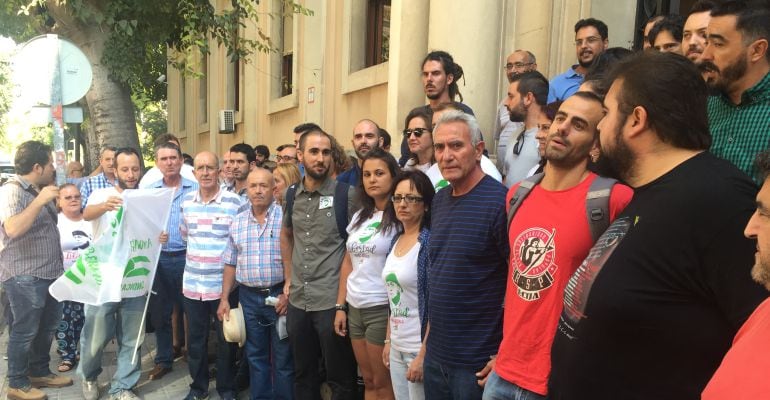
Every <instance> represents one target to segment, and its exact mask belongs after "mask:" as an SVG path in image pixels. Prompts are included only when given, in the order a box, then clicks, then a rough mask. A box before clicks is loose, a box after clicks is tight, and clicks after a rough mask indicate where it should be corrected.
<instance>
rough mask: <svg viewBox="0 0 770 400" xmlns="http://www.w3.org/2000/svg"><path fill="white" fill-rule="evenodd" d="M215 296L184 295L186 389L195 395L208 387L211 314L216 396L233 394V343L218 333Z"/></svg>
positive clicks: (218, 323) (234, 348) (217, 304)
mask: <svg viewBox="0 0 770 400" xmlns="http://www.w3.org/2000/svg"><path fill="white" fill-rule="evenodd" d="M217 307H219V300H210V301H202V300H193V299H188V298H186V297H185V299H184V309H185V313H186V314H187V323H188V331H189V338H188V342H187V363H188V366H189V370H190V378H192V383H191V384H190V391H191V392H194V393H195V394H198V395H203V394H207V393H208V391H209V357H208V354H209V353H208V342H209V331H210V328H211V318H212V316H213V317H214V321H215V322H214V328H215V331H216V335H217V392H219V395H220V397H225V395H226V394H230V395H234V394H235V379H234V378H235V351H236V346H237V344H234V343H229V342H227V341H226V340H225V336H224V334H223V333H222V322H220V321H219V319H217V318H216V315H217Z"/></svg>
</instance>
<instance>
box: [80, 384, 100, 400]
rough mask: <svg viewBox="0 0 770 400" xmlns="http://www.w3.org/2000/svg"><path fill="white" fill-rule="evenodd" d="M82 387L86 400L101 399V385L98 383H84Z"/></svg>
mask: <svg viewBox="0 0 770 400" xmlns="http://www.w3.org/2000/svg"><path fill="white" fill-rule="evenodd" d="M82 387H83V398H84V399H85V400H96V399H98V398H99V385H98V384H97V382H96V381H83V384H82Z"/></svg>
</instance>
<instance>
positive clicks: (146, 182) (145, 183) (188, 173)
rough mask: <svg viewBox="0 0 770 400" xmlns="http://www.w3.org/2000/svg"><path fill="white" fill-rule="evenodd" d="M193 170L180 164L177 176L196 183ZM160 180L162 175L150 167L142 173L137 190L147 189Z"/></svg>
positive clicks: (156, 169)
mask: <svg viewBox="0 0 770 400" xmlns="http://www.w3.org/2000/svg"><path fill="white" fill-rule="evenodd" d="M194 170H195V169H194V168H193V167H192V166H190V165H187V164H182V169H181V170H180V171H179V174H180V175H182V176H183V177H185V178H187V179H189V180H191V181H193V182H198V179H197V178H195V174H193V171H194ZM161 179H163V173H162V172H160V170H159V169H158V167H152V168H150V169H148V170H147V172H145V173H144V176H142V179H141V180H140V181H139V189H147V188H149V187H150V185H152V184H153V183H155V182H157V181H159V180H161Z"/></svg>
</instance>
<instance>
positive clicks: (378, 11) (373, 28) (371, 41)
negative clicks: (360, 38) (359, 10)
mask: <svg viewBox="0 0 770 400" xmlns="http://www.w3.org/2000/svg"><path fill="white" fill-rule="evenodd" d="M389 50H390V0H369V2H368V5H367V11H366V64H365V66H366V67H371V66H373V65H377V64H382V63H384V62H385V61H388V53H389Z"/></svg>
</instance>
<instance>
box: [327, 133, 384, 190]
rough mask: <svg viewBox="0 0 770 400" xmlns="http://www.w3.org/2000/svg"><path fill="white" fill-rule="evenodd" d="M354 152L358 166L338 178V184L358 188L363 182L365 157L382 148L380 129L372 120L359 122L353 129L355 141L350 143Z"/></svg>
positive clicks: (355, 165)
mask: <svg viewBox="0 0 770 400" xmlns="http://www.w3.org/2000/svg"><path fill="white" fill-rule="evenodd" d="M350 143H351V144H352V145H353V150H355V152H356V156H358V164H354V165H353V167H352V168H350V169H349V170H347V171H345V172H343V173H341V174H339V175H338V176H337V182H345V183H347V184H348V185H350V186H357V185H358V181H360V180H361V164H362V163H363V160H364V156H366V155H367V154H369V152H370V151H372V149H374V148H377V147H381V146H382V138H381V137H380V127H379V126H378V125H377V124H376V123H375V122H374V121H372V120H370V119H362V120H360V121H358V123H357V124H356V126H355V127H354V128H353V139H352V140H351V141H350Z"/></svg>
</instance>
